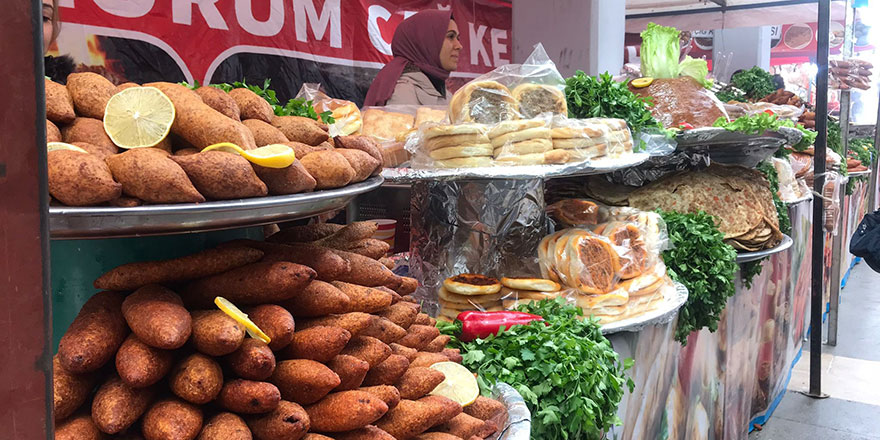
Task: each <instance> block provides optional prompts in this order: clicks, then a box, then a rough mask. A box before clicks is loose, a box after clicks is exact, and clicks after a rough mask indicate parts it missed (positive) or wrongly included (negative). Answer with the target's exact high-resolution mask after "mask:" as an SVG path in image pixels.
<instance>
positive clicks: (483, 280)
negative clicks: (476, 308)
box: [443, 273, 501, 295]
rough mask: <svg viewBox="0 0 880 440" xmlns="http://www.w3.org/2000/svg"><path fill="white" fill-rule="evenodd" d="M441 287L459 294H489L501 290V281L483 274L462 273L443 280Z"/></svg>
mask: <svg viewBox="0 0 880 440" xmlns="http://www.w3.org/2000/svg"><path fill="white" fill-rule="evenodd" d="M443 287H444V288H445V289H446V290H447V291H448V292H451V293H456V294H459V295H491V294H493V293H498V292H500V291H501V282H500V281H498V280H497V279H495V278H491V277H487V276H485V275H478V274H471V273H463V274H460V275H456V276H454V277H449V278H447V279H446V280H444V281H443Z"/></svg>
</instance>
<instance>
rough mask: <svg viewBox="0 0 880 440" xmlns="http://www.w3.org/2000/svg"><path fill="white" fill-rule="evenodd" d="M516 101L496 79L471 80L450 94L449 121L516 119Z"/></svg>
mask: <svg viewBox="0 0 880 440" xmlns="http://www.w3.org/2000/svg"><path fill="white" fill-rule="evenodd" d="M515 108H516V101H515V100H514V99H513V96H512V95H511V94H510V90H508V88H507V87H505V86H504V85H503V84H501V83H499V82H497V81H472V82H469V83H467V84H465V86H464V87H462V88H461V89H459V90H458V91H457V92H455V94H454V95H452V99H451V100H450V101H449V117H450V119H451V122H453V123H457V122H478V123H481V124H497V123H499V122H501V121H509V120H513V119H518V118H517V117H516V110H515Z"/></svg>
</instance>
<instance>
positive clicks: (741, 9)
mask: <svg viewBox="0 0 880 440" xmlns="http://www.w3.org/2000/svg"><path fill="white" fill-rule="evenodd" d="M844 5H845V2H843V1H833V2H832V3H831V18H832V19H833V20H834V19H843V17H844ZM817 8H818V4H817V1H816V0H626V18H627V20H626V31H627V32H641V31H642V30H644V29H645V27H646V26H647V25H648V23H649V22H652V21H653V22H655V23H658V24H662V25H665V26H674V27H676V28H678V29H681V30H687V31H692V30H708V29H729V28H737V27H755V26H770V25H780V24H792V23H810V22H815V21H816V16H817V14H818V10H817Z"/></svg>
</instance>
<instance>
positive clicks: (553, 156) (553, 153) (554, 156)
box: [544, 150, 572, 164]
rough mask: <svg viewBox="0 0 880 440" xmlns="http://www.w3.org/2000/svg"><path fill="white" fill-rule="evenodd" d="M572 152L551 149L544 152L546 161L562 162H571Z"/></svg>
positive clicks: (549, 162)
mask: <svg viewBox="0 0 880 440" xmlns="http://www.w3.org/2000/svg"><path fill="white" fill-rule="evenodd" d="M571 160H572V158H571V152H570V151H569V150H550V151H548V152H546V153H544V163H548V164H551V163H552V164H561V163H568V162H571Z"/></svg>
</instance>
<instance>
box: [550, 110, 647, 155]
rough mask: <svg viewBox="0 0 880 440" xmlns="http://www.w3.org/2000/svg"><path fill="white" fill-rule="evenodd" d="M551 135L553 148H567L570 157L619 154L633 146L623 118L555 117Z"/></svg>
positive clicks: (627, 151) (628, 150) (630, 150)
mask: <svg viewBox="0 0 880 440" xmlns="http://www.w3.org/2000/svg"><path fill="white" fill-rule="evenodd" d="M551 138H552V139H553V148H554V149H557V150H565V151H568V152H569V154H570V160H571V161H584V160H589V159H595V158H599V157H605V156H608V157H620V156H622V155H623V154H625V153H630V152H632V149H633V139H632V134H631V133H630V131H629V128H628V127H627V125H626V121H624V120H623V119H611V118H591V119H568V118H560V117H556V118H554V120H553V129H552V131H551Z"/></svg>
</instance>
